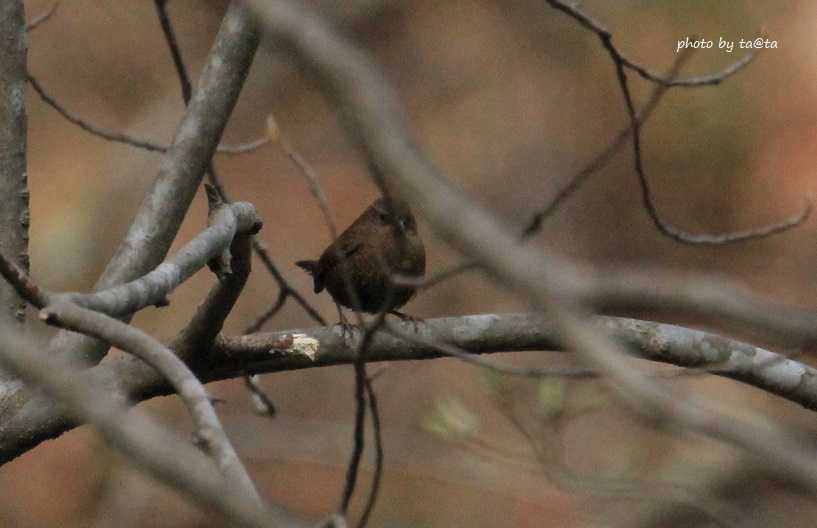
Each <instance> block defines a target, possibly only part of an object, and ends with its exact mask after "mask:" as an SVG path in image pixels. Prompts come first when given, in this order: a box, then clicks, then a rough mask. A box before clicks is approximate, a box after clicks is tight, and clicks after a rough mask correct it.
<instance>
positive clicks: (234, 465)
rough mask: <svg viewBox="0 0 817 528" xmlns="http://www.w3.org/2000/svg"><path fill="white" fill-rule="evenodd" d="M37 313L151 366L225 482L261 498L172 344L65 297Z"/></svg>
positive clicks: (205, 395) (206, 399)
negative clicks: (171, 392) (188, 419)
mask: <svg viewBox="0 0 817 528" xmlns="http://www.w3.org/2000/svg"><path fill="white" fill-rule="evenodd" d="M40 318H41V319H43V320H44V321H46V322H47V323H48V324H51V325H55V326H59V327H61V328H66V329H69V330H73V331H75V332H82V333H83V334H85V335H90V336H93V337H96V338H99V339H102V340H104V341H105V342H106V343H110V344H111V345H113V346H116V347H117V348H119V349H120V350H123V351H125V352H128V353H130V354H133V355H134V356H136V357H138V358H139V359H141V360H142V361H144V362H145V363H147V364H148V365H150V366H151V367H153V368H154V369H156V371H158V372H159V373H160V375H161V376H162V377H163V378H164V379H165V380H167V382H168V383H169V384H170V385H171V386H172V387H173V390H174V391H175V392H176V393H177V394H178V395H179V397H180V398H181V400H182V402H184V404H185V406H186V407H187V409H188V411H189V412H190V415H191V416H192V417H193V422H194V423H195V425H196V435H197V436H198V439H199V440H200V441H201V442H202V444H203V446H204V448H205V451H206V452H208V453H209V454H211V455H212V457H213V459H214V460H215V462H216V466H217V467H218V468H219V470H220V471H221V472H222V473H223V474H224V476H225V478H226V480H227V482H228V483H229V484H230V485H232V486H234V487H236V489H240V490H241V492H242V493H243V494H245V495H246V496H248V497H252V498H254V499H256V500H259V501H260V497H259V495H258V492H257V491H256V489H255V486H254V485H253V483H252V479H250V476H249V474H248V473H247V471H246V469H245V468H244V465H243V464H242V463H241V460H240V459H239V458H238V454H237V453H236V452H235V450H234V449H233V446H232V444H231V443H230V441H229V440H228V439H227V435H226V433H225V432H224V428H223V427H222V426H221V421H220V420H219V419H218V416H217V415H216V411H215V410H214V409H213V404H212V403H211V402H210V397H209V395H208V394H207V391H205V390H204V386H203V385H202V384H201V382H199V380H198V379H197V378H196V376H195V375H194V374H193V373H192V372H191V371H190V369H189V368H188V367H187V365H185V364H184V362H183V361H182V360H181V359H179V357H178V356H176V354H174V353H173V351H172V350H170V349H169V348H167V347H166V346H164V345H162V344H161V343H160V342H159V341H157V340H156V339H154V338H153V337H151V336H149V335H148V334H146V333H144V332H142V331H141V330H139V329H137V328H134V327H132V326H130V325H128V324H126V323H123V322H122V321H118V320H116V319H114V318H113V317H110V316H107V315H105V314H101V313H99V312H95V311H93V310H88V309H85V308H81V307H79V306H77V305H75V304H72V303H70V302H64V301H56V302H55V303H54V304H51V305H48V306H46V307H45V308H43V309H42V310H41V311H40ZM98 397H99V396H98Z"/></svg>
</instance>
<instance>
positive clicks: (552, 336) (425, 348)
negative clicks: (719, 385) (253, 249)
mask: <svg viewBox="0 0 817 528" xmlns="http://www.w3.org/2000/svg"><path fill="white" fill-rule="evenodd" d="M601 321H602V322H603V324H604V326H605V328H606V329H607V330H609V331H610V332H612V335H613V336H614V337H615V338H616V339H618V340H619V341H620V342H621V343H624V344H626V345H627V346H628V348H629V349H630V350H631V351H632V352H633V354H635V355H636V356H638V357H641V358H644V359H648V360H651V361H659V362H663V363H671V364H674V365H679V366H683V367H694V368H705V367H707V366H715V367H716V370H715V371H714V372H713V374H714V375H717V376H721V377H725V378H730V379H734V380H737V381H740V382H743V383H746V384H748V385H751V386H754V387H756V388H758V389H760V390H763V391H766V392H769V393H771V394H775V395H777V396H780V397H781V398H784V399H787V400H789V401H791V402H794V403H797V404H799V405H802V406H803V407H805V408H807V409H810V410H813V411H817V369H814V368H812V367H809V366H807V365H805V364H803V363H801V362H799V361H796V360H794V359H789V358H786V357H784V356H781V355H779V354H775V353H774V352H770V351H768V350H765V349H762V348H759V347H756V346H753V345H750V344H747V343H742V342H740V341H735V340H731V339H726V338H724V337H721V336H718V335H715V334H712V333H707V332H702V331H698V330H690V329H687V328H683V327H679V326H674V325H668V324H662V323H654V322H649V321H638V320H633V319H624V318H613V317H604V318H601ZM400 328H402V329H403V330H405V331H413V329H414V327H413V325H412V324H411V323H401V326H400ZM420 335H421V336H422V337H423V338H425V339H426V340H428V341H432V342H434V341H436V342H440V343H448V344H451V345H454V346H456V347H458V348H460V349H463V350H466V351H468V352H471V353H474V354H492V353H497V352H513V351H520V352H521V351H541V350H551V351H554V350H558V349H559V344H558V342H557V334H556V331H555V329H554V328H553V327H552V326H551V325H544V324H542V322H541V320H540V316H539V315H538V314H524V313H523V314H501V315H498V314H481V315H470V316H464V317H449V318H442V319H428V320H426V322H425V324H423V325H421V326H420ZM354 347H355V343H353V342H349V340H348V339H347V340H344V339H343V338H342V337H341V336H340V335H338V333H337V332H336V329H335V328H334V327H318V328H312V329H309V330H287V331H282V332H270V333H261V334H249V335H243V336H234V337H223V336H222V337H219V338H218V339H217V340H216V342H215V346H214V347H213V349H212V350H211V351H210V352H209V353H206V351H203V350H188V351H184V353H183V355H182V359H184V360H185V361H186V362H187V363H188V364H189V365H191V367H192V368H193V371H194V372H195V373H196V375H197V376H198V377H199V379H202V380H203V381H205V382H212V381H217V380H223V379H229V378H235V377H240V376H243V375H244V374H245V373H247V372H251V373H257V374H261V373H266V372H284V371H289V370H297V369H305V368H316V367H325V366H330V365H346V364H352V363H354V361H355V357H356V354H355V348H354ZM204 356H206V357H207V358H208V361H207V362H206V364H203V363H202V362H199V361H196V358H201V357H204ZM441 357H446V356H445V354H444V353H443V352H441V351H439V350H438V349H436V348H435V347H434V346H431V345H427V344H421V343H407V342H405V341H403V340H401V339H399V338H396V337H394V336H392V335H390V334H388V333H386V332H378V333H377V334H376V335H375V336H373V339H372V342H371V344H370V346H369V349H368V352H367V354H366V361H367V362H380V361H413V360H426V359H436V358H441ZM78 377H79V378H80V379H81V380H86V381H87V383H90V384H102V385H103V386H105V387H106V388H107V389H106V390H107V391H108V392H109V393H110V394H111V395H112V396H115V397H116V398H117V399H121V400H123V401H125V400H127V401H141V400H145V399H148V398H151V397H154V396H158V395H165V394H170V393H172V388H171V387H170V386H169V385H168V383H167V382H166V381H165V380H164V379H163V378H162V377H161V375H159V374H158V373H157V372H156V371H155V370H154V369H153V368H152V367H150V366H148V365H146V364H145V363H143V362H142V361H140V360H138V359H135V358H125V359H123V360H122V361H116V362H110V363H103V364H101V365H98V366H96V367H94V368H92V369H89V370H87V371H85V372H83V373H81V374H80V375H79V376H78ZM75 426H76V424H75V423H73V422H72V421H71V420H70V419H69V417H68V416H66V415H65V414H64V412H63V411H62V410H61V408H60V407H59V406H57V405H56V404H54V403H53V402H52V401H51V400H49V399H47V398H42V397H34V398H32V400H31V401H29V402H28V403H27V404H26V405H25V407H24V408H23V409H22V410H21V411H20V412H18V413H16V414H15V415H13V416H11V417H9V418H8V419H6V420H3V421H0V462H6V461H9V460H11V459H13V458H15V457H16V456H18V455H20V454H22V453H24V452H25V451H28V450H30V449H32V448H33V447H34V446H36V445H37V444H39V443H40V442H42V441H44V440H47V439H49V438H53V437H56V436H59V435H60V434H61V433H63V432H64V431H66V430H68V429H70V428H73V427H75ZM24 433H25V434H24Z"/></svg>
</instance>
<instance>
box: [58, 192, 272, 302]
mask: <svg viewBox="0 0 817 528" xmlns="http://www.w3.org/2000/svg"><path fill="white" fill-rule="evenodd" d="M210 224H211V225H210V227H208V228H207V229H205V230H204V231H202V232H201V233H199V234H198V235H197V236H196V237H195V238H193V240H191V241H190V242H188V243H187V244H185V245H184V247H183V248H181V249H180V250H179V251H178V252H177V253H176V254H175V255H173V257H172V258H170V259H168V260H166V261H165V262H163V263H162V264H160V265H159V266H158V267H156V269H154V270H153V271H151V272H150V273H148V274H147V275H144V276H142V277H139V278H137V279H135V280H132V281H131V282H128V283H125V284H122V285H119V286H113V287H111V288H108V289H105V290H102V291H99V292H96V293H91V294H80V293H69V294H58V295H57V297H59V298H62V299H64V300H68V301H71V302H73V303H75V304H78V305H80V306H83V307H85V308H89V309H91V310H95V311H98V312H104V313H106V314H108V315H113V316H122V315H128V314H132V313H134V312H136V311H138V310H141V309H142V308H144V307H146V306H150V305H161V304H163V303H165V299H166V297H167V296H168V295H169V294H170V292H172V291H173V290H174V289H176V287H178V286H179V285H180V284H181V283H182V282H184V281H185V280H187V279H188V278H189V277H190V276H191V275H193V274H194V273H195V272H197V271H198V270H200V269H201V268H203V267H204V266H205V265H207V263H208V262H209V261H211V260H212V259H215V258H216V257H219V255H221V254H222V253H223V252H224V251H227V252H228V253H229V247H230V244H231V243H232V241H233V239H234V238H235V236H236V234H237V233H241V234H255V233H257V232H258V230H259V229H260V228H261V221H260V220H259V219H258V216H257V215H256V214H255V207H253V206H252V204H249V203H247V202H237V203H234V204H230V205H225V206H223V207H220V208H219V209H218V211H217V212H216V214H215V215H214V216H211V220H210Z"/></svg>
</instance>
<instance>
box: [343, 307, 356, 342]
mask: <svg viewBox="0 0 817 528" xmlns="http://www.w3.org/2000/svg"><path fill="white" fill-rule="evenodd" d="M338 318H339V319H340V320H339V321H338V326H339V327H340V337H342V338H343V340H344V341H346V338H347V337H348V338H349V339H352V338H353V337H354V336H355V330H359V328H358V326H357V325H354V324H352V323H350V322H349V320H348V319H347V318H346V316H345V315H343V312H342V311H341V310H340V306H338Z"/></svg>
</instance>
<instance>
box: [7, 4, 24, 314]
mask: <svg viewBox="0 0 817 528" xmlns="http://www.w3.org/2000/svg"><path fill="white" fill-rule="evenodd" d="M0 35H3V39H2V40H1V41H0V94H3V95H2V96H0V200H2V207H0V252H2V253H3V254H4V255H8V256H9V257H10V258H12V259H13V260H14V262H16V263H17V264H18V265H19V266H20V267H22V268H23V269H25V270H28V263H29V256H28V226H29V208H28V174H27V168H26V134H27V119H26V84H25V83H26V57H27V53H28V41H27V36H26V20H25V8H24V5H23V0H8V1H7V2H2V3H0ZM24 321H25V302H24V301H23V299H22V298H21V297H20V296H18V295H17V292H16V291H15V290H14V288H12V287H11V286H10V285H8V284H0V324H4V325H7V326H12V325H14V324H18V325H20V324H22V323H23V322H24Z"/></svg>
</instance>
